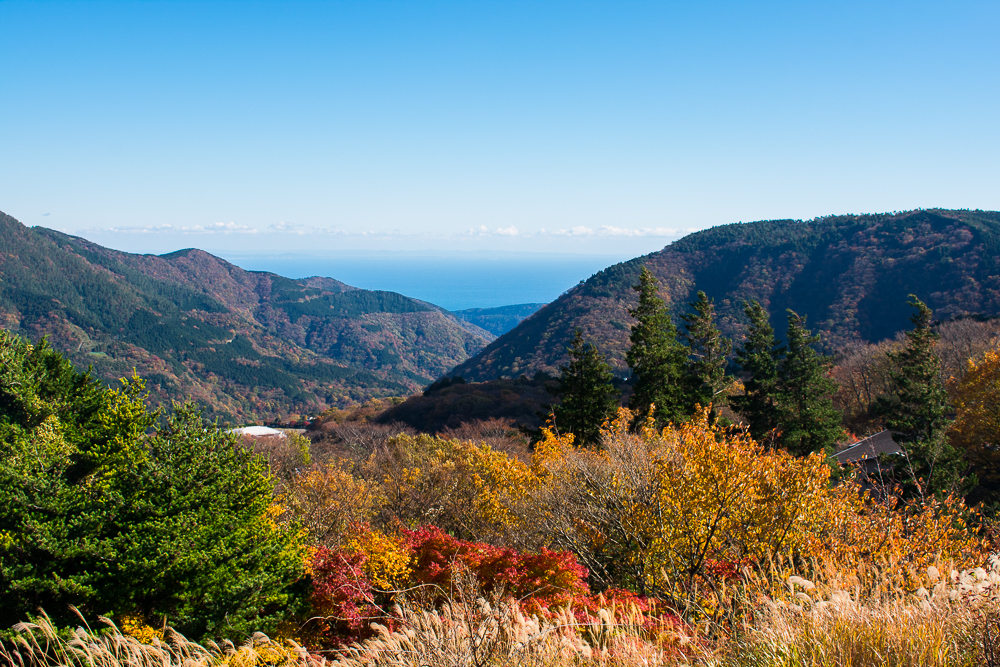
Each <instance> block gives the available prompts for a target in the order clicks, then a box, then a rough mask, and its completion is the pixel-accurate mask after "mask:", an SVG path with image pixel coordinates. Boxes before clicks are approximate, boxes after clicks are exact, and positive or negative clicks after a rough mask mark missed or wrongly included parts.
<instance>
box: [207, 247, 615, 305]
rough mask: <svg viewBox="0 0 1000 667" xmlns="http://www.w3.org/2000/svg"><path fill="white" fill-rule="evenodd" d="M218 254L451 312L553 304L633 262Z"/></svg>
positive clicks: (597, 258) (554, 256)
mask: <svg viewBox="0 0 1000 667" xmlns="http://www.w3.org/2000/svg"><path fill="white" fill-rule="evenodd" d="M216 254H218V255H219V256H221V257H223V258H224V259H226V260H228V261H230V262H232V263H233V264H236V265H237V266H239V267H241V268H244V269H247V270H249V271H271V272H273V273H277V274H278V275H282V276H285V277H288V278H307V277H309V276H325V277H329V278H335V279H337V280H339V281H341V282H345V283H347V284H348V285H352V286H354V287H360V288H363V289H372V290H386V291H389V292H399V293H400V294H403V295H405V296H409V297H413V298H415V299H420V300H422V301H429V302H430V303H433V304H436V305H438V306H441V307H442V308H446V309H448V310H463V309H465V308H495V307H497V306H510V305H515V304H520V303H548V302H549V301H553V300H554V299H556V298H557V297H558V296H559V295H560V294H562V293H563V292H565V291H566V290H568V289H569V288H571V287H573V286H574V285H576V284H577V283H579V282H580V281H581V280H586V279H587V278H589V277H590V276H592V275H594V274H595V273H597V272H598V271H600V270H601V269H605V268H607V267H609V266H611V265H612V264H617V263H618V262H621V261H625V260H627V259H630V258H629V257H617V256H605V255H569V254H563V255H560V254H541V253H539V254H509V255H487V254H483V255H479V254H468V255H458V256H452V257H431V256H415V255H380V256H352V257H318V256H312V255H301V254H300V255H287V254H286V255H227V254H226V253H218V252H217V253H216Z"/></svg>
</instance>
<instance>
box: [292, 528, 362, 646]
mask: <svg viewBox="0 0 1000 667" xmlns="http://www.w3.org/2000/svg"><path fill="white" fill-rule="evenodd" d="M364 563H365V556H364V554H360V553H352V552H348V551H341V550H333V549H327V548H326V547H320V548H319V549H317V550H316V552H315V553H314V554H313V555H312V558H311V560H310V564H309V566H310V567H309V569H310V571H311V573H312V591H311V594H310V597H309V602H310V606H311V607H312V616H313V618H314V619H315V624H316V627H315V628H314V632H315V633H316V634H317V635H321V636H324V637H325V638H327V639H331V640H335V639H336V638H339V637H343V638H345V639H358V638H360V637H361V636H362V634H364V632H365V630H367V624H366V623H365V621H366V620H367V619H371V618H373V617H375V616H377V615H378V614H379V609H378V607H376V606H375V604H374V600H375V598H374V597H373V595H372V584H371V581H369V579H368V576H367V575H366V574H365V573H364V570H362V569H361V568H362V566H363V565H364ZM317 617H322V618H317Z"/></svg>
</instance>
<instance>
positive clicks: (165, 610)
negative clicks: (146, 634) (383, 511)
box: [0, 331, 302, 637]
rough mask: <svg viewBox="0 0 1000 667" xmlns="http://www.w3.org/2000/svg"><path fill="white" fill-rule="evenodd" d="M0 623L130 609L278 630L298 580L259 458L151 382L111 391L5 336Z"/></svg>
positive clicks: (187, 628)
mask: <svg viewBox="0 0 1000 667" xmlns="http://www.w3.org/2000/svg"><path fill="white" fill-rule="evenodd" d="M0 360H2V364H0V625H4V627H9V626H10V625H12V624H13V623H15V622H17V621H19V620H23V618H24V617H25V616H26V615H28V614H33V613H36V612H37V610H38V609H39V608H43V609H44V610H45V611H46V612H47V613H48V614H49V615H50V616H52V617H53V618H54V619H56V620H57V621H64V622H69V621H72V619H73V617H72V614H71V612H70V610H69V605H74V606H76V607H77V608H78V609H79V610H80V611H81V612H82V613H83V614H84V615H85V616H86V617H91V618H92V617H94V616H96V615H113V614H125V613H130V614H136V615H138V616H141V617H143V618H147V619H156V622H157V623H159V622H161V621H162V620H163V619H165V620H166V622H167V623H169V624H170V625H172V626H173V627H176V628H178V629H179V630H181V631H182V632H185V633H188V634H191V635H194V636H213V637H220V636H222V637H226V636H232V637H240V636H246V635H247V634H249V633H250V632H252V631H255V630H259V629H262V628H272V627H274V626H275V625H276V623H277V622H278V620H279V619H280V618H281V616H282V614H284V613H286V610H285V609H284V607H286V606H287V604H288V602H289V600H290V598H289V595H288V592H289V587H290V586H291V585H292V583H293V582H294V581H295V580H296V579H298V578H299V576H300V574H301V571H300V569H301V562H302V554H301V553H300V550H301V546H300V541H299V537H298V535H297V534H296V532H295V531H294V530H293V529H290V528H287V529H286V528H280V527H278V526H277V525H276V524H275V523H274V521H273V520H272V518H271V502H272V497H273V482H272V480H271V476H270V472H269V470H268V467H267V464H266V463H265V462H264V460H263V459H262V458H261V457H259V456H256V455H254V454H252V453H251V452H249V451H248V450H246V449H244V448H243V447H242V446H240V445H238V444H237V441H236V437H235V436H233V435H230V434H226V433H223V432H222V431H220V430H219V429H217V428H216V427H214V426H212V425H209V424H206V423H205V422H204V421H203V420H202V418H201V413H200V412H199V411H198V410H197V409H195V408H194V407H193V406H191V405H181V406H176V408H175V410H174V412H173V414H171V415H170V416H169V417H168V418H166V420H165V421H164V422H163V423H162V424H160V425H157V422H158V418H159V414H158V413H156V412H152V413H151V412H149V411H148V410H147V408H146V404H145V400H146V394H145V390H144V384H143V382H142V381H141V380H140V379H138V378H133V379H131V380H128V381H125V380H123V381H122V383H121V386H119V387H118V388H116V389H104V388H102V387H101V386H100V385H99V384H98V383H97V382H96V381H94V380H93V379H92V378H91V377H90V376H89V375H88V374H87V373H80V372H77V371H76V370H75V369H74V368H73V367H72V365H71V364H70V363H69V362H68V361H67V360H66V359H64V358H63V357H62V356H60V355H59V354H58V353H57V352H55V351H54V350H52V349H51V348H50V347H49V346H48V345H47V344H46V343H45V342H44V341H43V342H42V343H40V344H38V345H31V344H29V343H28V342H27V341H25V340H24V339H21V338H19V337H17V336H14V335H12V334H10V333H8V332H5V331H0Z"/></svg>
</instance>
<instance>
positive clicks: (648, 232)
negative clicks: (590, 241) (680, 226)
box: [597, 225, 679, 236]
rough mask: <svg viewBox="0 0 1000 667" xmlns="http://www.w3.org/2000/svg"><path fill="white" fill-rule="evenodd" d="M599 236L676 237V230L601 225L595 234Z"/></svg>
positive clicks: (677, 233)
mask: <svg viewBox="0 0 1000 667" xmlns="http://www.w3.org/2000/svg"><path fill="white" fill-rule="evenodd" d="M597 233H598V234H600V235H601V236H678V235H679V232H678V231H677V230H676V229H669V228H668V227H642V228H639V229H628V228H627V227H612V226H611V225H602V226H601V228H600V229H599V230H598V232H597Z"/></svg>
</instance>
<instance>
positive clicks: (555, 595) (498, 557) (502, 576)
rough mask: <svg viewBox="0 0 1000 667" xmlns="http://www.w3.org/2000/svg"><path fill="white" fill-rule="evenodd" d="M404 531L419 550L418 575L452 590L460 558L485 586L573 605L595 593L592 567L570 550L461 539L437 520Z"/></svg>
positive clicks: (415, 570)
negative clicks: (532, 550)
mask: <svg viewBox="0 0 1000 667" xmlns="http://www.w3.org/2000/svg"><path fill="white" fill-rule="evenodd" d="M403 536H404V538H405V539H406V542H407V544H409V546H410V548H411V549H412V550H413V564H412V567H413V578H414V580H415V581H416V582H419V583H424V584H436V585H438V586H440V587H441V588H442V589H444V590H446V591H447V590H448V588H449V587H450V586H451V578H452V568H453V566H454V564H455V563H456V562H458V563H461V564H462V565H464V566H465V567H467V568H468V569H469V570H470V571H471V572H472V573H473V574H474V575H475V576H476V579H478V580H479V583H480V586H482V588H483V590H484V591H485V592H492V591H495V590H497V589H498V588H499V587H503V590H504V591H505V592H506V593H507V594H509V595H511V596H512V597H515V598H518V599H521V600H522V601H524V600H526V599H531V600H532V601H533V602H535V603H537V604H539V605H541V606H543V607H550V606H561V605H567V604H569V603H570V602H572V601H573V600H574V599H575V598H577V597H580V596H586V595H589V593H590V589H589V588H588V587H587V584H586V581H585V579H586V577H587V568H585V567H583V566H582V565H580V564H579V563H578V562H577V560H576V556H574V555H573V554H572V553H570V552H568V551H549V550H548V549H542V551H541V553H537V554H525V553H521V552H519V551H515V550H514V549H510V548H506V547H495V546H492V545H489V544H482V543H478V542H466V541H464V540H459V539H457V538H454V537H452V536H451V535H448V534H447V533H445V532H444V531H443V530H441V529H440V528H436V527H434V526H421V527H420V528H417V529H416V530H406V529H404V530H403Z"/></svg>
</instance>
